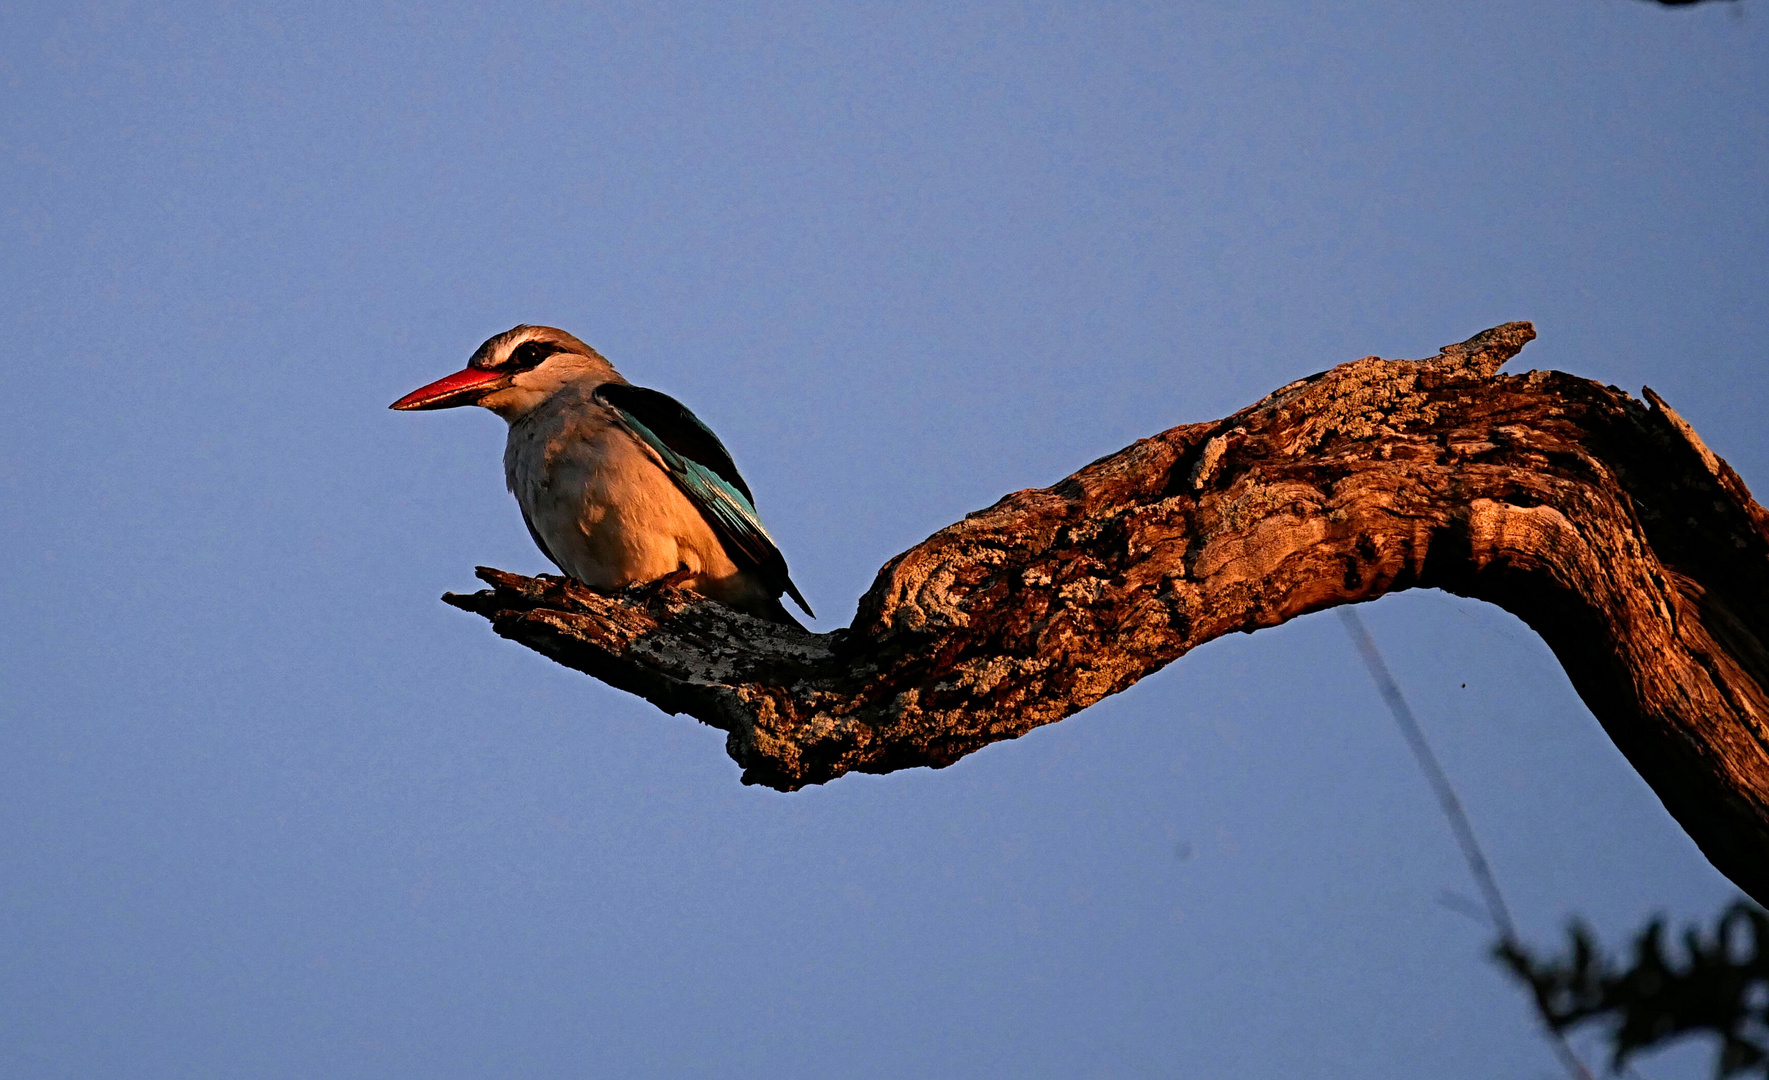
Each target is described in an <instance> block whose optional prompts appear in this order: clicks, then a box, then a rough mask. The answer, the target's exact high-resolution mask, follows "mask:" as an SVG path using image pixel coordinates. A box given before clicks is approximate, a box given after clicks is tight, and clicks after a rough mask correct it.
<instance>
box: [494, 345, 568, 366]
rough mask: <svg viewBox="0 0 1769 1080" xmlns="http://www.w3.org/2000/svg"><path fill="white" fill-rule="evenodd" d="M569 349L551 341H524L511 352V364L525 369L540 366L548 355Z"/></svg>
mask: <svg viewBox="0 0 1769 1080" xmlns="http://www.w3.org/2000/svg"><path fill="white" fill-rule="evenodd" d="M569 351H570V350H569V349H565V348H562V347H560V346H558V345H555V344H553V343H552V342H550V341H524V342H523V343H522V344H520V345H518V346H516V350H515V351H514V352H512V353H511V354H510V360H509V366H510V367H512V368H521V369H524V370H526V369H528V368H533V367H539V366H540V364H541V363H542V362H543V361H545V360H546V358H547V357H549V356H552V355H553V354H554V353H562V352H569Z"/></svg>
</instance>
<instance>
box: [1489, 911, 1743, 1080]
mask: <svg viewBox="0 0 1769 1080" xmlns="http://www.w3.org/2000/svg"><path fill="white" fill-rule="evenodd" d="M1568 936H1569V938H1570V939H1571V948H1570V950H1569V951H1568V953H1567V954H1566V955H1563V956H1558V957H1555V958H1554V959H1552V960H1547V961H1544V960H1541V959H1539V958H1538V957H1536V956H1535V955H1533V954H1532V953H1530V951H1529V950H1528V949H1527V948H1525V947H1524V946H1523V945H1522V943H1520V942H1518V941H1517V940H1515V939H1510V940H1504V941H1501V942H1500V943H1499V944H1498V945H1496V946H1494V949H1493V952H1494V955H1496V956H1497V957H1498V959H1499V960H1500V962H1501V963H1503V964H1504V965H1505V966H1506V967H1508V968H1509V969H1510V971H1511V972H1512V974H1513V975H1515V976H1516V977H1517V978H1518V979H1519V980H1521V981H1523V982H1525V983H1527V984H1528V985H1529V988H1530V990H1531V992H1532V993H1533V994H1534V996H1535V1004H1536V1010H1537V1011H1538V1012H1539V1013H1540V1014H1541V1018H1542V1021H1543V1023H1545V1024H1546V1025H1547V1026H1548V1028H1549V1029H1550V1030H1552V1031H1555V1032H1565V1031H1567V1030H1568V1029H1570V1028H1573V1027H1577V1026H1580V1025H1584V1024H1592V1023H1601V1024H1606V1025H1608V1027H1609V1032H1608V1036H1609V1041H1610V1044H1611V1050H1612V1055H1611V1058H1610V1068H1611V1069H1612V1070H1614V1071H1615V1072H1620V1071H1621V1070H1622V1069H1623V1068H1624V1067H1625V1066H1626V1065H1627V1062H1628V1059H1629V1058H1631V1057H1632V1056H1633V1055H1635V1054H1636V1053H1639V1052H1640V1051H1643V1050H1648V1049H1651V1048H1653V1047H1657V1046H1660V1045H1661V1044H1664V1043H1668V1042H1671V1041H1672V1040H1676V1039H1681V1038H1685V1037H1687V1036H1694V1035H1701V1034H1711V1035H1716V1036H1718V1037H1719V1039H1720V1046H1719V1054H1718V1056H1717V1058H1716V1059H1715V1063H1714V1075H1715V1076H1716V1077H1718V1078H1720V1080H1725V1078H1726V1077H1730V1076H1733V1075H1736V1074H1739V1073H1753V1074H1755V1075H1759V1076H1763V1077H1765V1078H1769V913H1765V912H1764V911H1763V910H1762V909H1761V908H1759V907H1757V906H1755V905H1754V904H1749V903H1746V902H1745V901H1742V900H1740V901H1738V902H1736V903H1734V904H1732V905H1731V906H1730V907H1728V908H1726V910H1725V911H1723V912H1721V914H1720V917H1719V919H1718V921H1717V922H1716V924H1715V926H1714V931H1713V934H1712V936H1711V937H1704V936H1703V934H1702V932H1701V929H1700V928H1699V927H1695V926H1691V927H1689V928H1688V929H1687V930H1685V931H1684V933H1683V952H1684V954H1685V956H1684V957H1683V959H1682V961H1681V962H1679V961H1678V959H1677V958H1676V957H1673V956H1667V952H1666V946H1665V944H1664V936H1665V920H1664V919H1663V918H1662V917H1661V918H1655V919H1653V920H1652V921H1651V922H1650V923H1648V924H1647V925H1646V928H1645V929H1644V930H1642V931H1641V932H1640V933H1639V935H1638V936H1637V937H1636V938H1635V939H1634V962H1633V964H1632V966H1630V967H1628V968H1626V969H1625V970H1624V969H1622V968H1621V966H1620V965H1619V964H1617V963H1616V962H1615V961H1613V960H1612V959H1611V958H1609V957H1608V956H1606V955H1605V954H1604V953H1603V951H1602V948H1601V947H1600V946H1599V945H1598V944H1597V942H1596V941H1595V939H1594V938H1593V936H1592V934H1591V931H1590V928H1589V927H1587V926H1586V925H1584V923H1582V922H1580V921H1578V920H1576V919H1575V920H1574V921H1573V923H1572V926H1571V927H1570V928H1569V930H1568ZM1673 951H1674V950H1673Z"/></svg>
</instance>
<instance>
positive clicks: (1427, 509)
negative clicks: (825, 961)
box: [445, 323, 1769, 903]
mask: <svg viewBox="0 0 1769 1080" xmlns="http://www.w3.org/2000/svg"><path fill="white" fill-rule="evenodd" d="M1534 336H1535V331H1534V330H1533V329H1532V328H1531V327H1530V325H1529V324H1528V323H1508V324H1506V325H1504V326H1500V327H1496V328H1494V329H1492V330H1488V331H1486V332H1485V333H1482V334H1479V335H1477V336H1476V337H1474V338H1472V339H1470V340H1469V341H1467V342H1464V343H1463V344H1461V345H1454V346H1448V347H1446V348H1445V349H1444V350H1443V352H1442V353H1440V354H1439V355H1437V356H1434V357H1431V358H1430V359H1426V360H1382V359H1378V358H1376V357H1366V358H1364V359H1362V360H1354V361H1351V362H1349V363H1345V364H1341V365H1339V366H1338V367H1336V368H1333V369H1332V370H1330V371H1327V372H1324V373H1322V374H1319V375H1315V376H1312V377H1310V378H1307V379H1303V380H1301V381H1299V382H1295V383H1292V384H1290V385H1289V386H1286V387H1283V388H1282V389H1280V390H1278V391H1276V392H1274V393H1272V394H1271V395H1269V396H1268V397H1266V398H1265V399H1264V400H1263V401H1260V402H1258V403H1257V404H1255V405H1252V406H1250V407H1248V408H1246V409H1243V410H1241V411H1240V412H1238V413H1236V414H1235V415H1233V416H1230V417H1228V418H1227V419H1225V420H1219V421H1216V422H1214V423H1204V424H1186V425H1182V426H1180V427H1176V428H1172V429H1170V430H1168V431H1165V432H1162V433H1161V434H1159V435H1156V436H1153V437H1151V438H1147V439H1143V440H1140V441H1139V442H1137V443H1136V444H1134V445H1132V446H1130V447H1127V448H1126V449H1124V450H1122V451H1120V452H1118V453H1116V454H1113V455H1111V456H1109V457H1106V458H1102V459H1101V460H1099V461H1096V462H1094V463H1093V464H1091V465H1088V466H1087V467H1086V468H1084V469H1082V470H1081V471H1079V472H1077V473H1075V474H1074V475H1073V476H1070V477H1069V478H1068V479H1066V480H1063V481H1062V482H1061V483H1059V484H1056V485H1055V486H1053V487H1049V488H1041V489H1034V490H1027V491H1019V492H1015V493H1013V494H1011V495H1008V496H1007V497H1005V498H1003V499H1002V500H1001V501H1000V502H998V503H996V504H995V505H994V506H992V507H990V508H988V509H987V510H982V511H978V512H977V513H974V514H971V515H969V516H967V517H966V518H965V519H964V520H963V521H961V522H959V523H957V524H955V525H952V526H949V527H948V528H945V529H942V530H941V531H940V532H938V533H935V534H934V535H933V536H931V537H929V538H928V539H927V540H926V541H924V542H923V543H921V544H919V545H917V546H916V547H915V548H913V549H911V550H909V551H907V552H904V553H903V554H902V555H899V556H897V557H896V558H894V559H892V560H891V561H890V562H889V563H887V564H886V565H885V567H884V568H883V569H882V570H880V571H879V574H878V577H877V579H876V580H875V581H874V583H873V585H872V588H871V589H870V590H868V591H867V593H866V595H865V596H863V597H861V598H860V602H859V606H858V611H857V613H856V615H855V618H854V621H853V623H852V625H850V626H849V627H847V628H846V629H843V630H837V631H835V632H834V633H830V634H811V633H808V632H804V631H801V630H797V629H796V628H793V627H785V626H781V625H778V624H774V623H767V622H763V621H760V620H757V619H752V618H750V617H748V616H746V615H742V614H740V613H738V612H736V611H732V610H731V609H729V608H725V607H723V606H721V605H719V604H716V603H713V602H710V601H707V600H703V599H701V598H699V597H697V596H694V595H692V594H689V593H684V592H681V591H679V590H675V589H671V588H667V587H664V588H643V587H642V588H637V589H629V590H627V591H625V592H623V593H620V594H616V595H609V594H604V593H598V592H595V591H593V590H591V589H588V588H585V587H584V586H582V585H578V584H576V583H573V582H569V581H564V580H561V579H558V578H553V577H539V578H527V577H521V576H519V575H515V574H507V573H504V572H502V571H498V570H490V569H485V568H481V570H480V571H479V576H480V578H481V579H482V580H484V581H485V582H486V583H487V584H489V585H491V586H492V588H491V589H488V590H484V591H481V592H478V593H474V594H472V595H469V596H460V595H455V594H450V595H448V596H447V597H445V599H446V600H447V601H448V602H449V603H451V604H453V605H455V606H457V607H460V608H464V609H466V610H468V611H473V612H477V613H479V614H481V615H484V616H485V617H487V618H488V619H490V620H491V622H492V625H493V626H494V627H495V628H496V630H497V632H498V633H499V634H502V635H503V636H504V637H507V638H510V639H511V640H513V641H518V642H520V643H522V644H524V645H527V646H528V647H530V648H532V649H534V650H536V651H538V652H540V653H542V654H544V655H546V656H549V657H551V658H552V659H554V660H557V661H558V662H560V663H562V664H565V665H567V666H569V667H572V668H576V669H577V670H579V671H583V672H586V673H588V674H590V675H593V676H595V677H597V678H599V679H602V680H604V681H606V682H608V683H610V684H612V685H614V686H616V687H619V688H621V689H623V690H627V691H630V692H632V693H635V694H638V695H640V696H642V697H644V698H645V699H646V700H648V701H650V702H652V703H653V704H655V705H657V706H658V707H659V708H662V709H664V710H666V711H668V712H672V713H673V712H685V713H688V714H690V715H692V716H695V717H698V718H699V719H701V720H703V721H705V722H706V723H708V724H711V725H712V726H714V727H717V728H720V729H721V730H724V731H726V732H728V733H729V737H728V739H727V743H726V745H727V749H728V751H729V752H730V754H731V756H732V757H733V758H734V759H735V760H736V761H737V762H738V763H739V764H740V765H742V766H743V769H744V774H743V779H744V781H745V782H746V783H756V784H766V785H768V786H771V787H775V788H778V789H781V790H793V789H796V788H799V787H803V786H804V785H807V784H818V783H823V782H825V781H828V780H832V779H834V778H836V777H838V776H841V775H842V774H843V773H847V772H851V771H861V772H874V773H885V772H892V771H894V770H897V769H905V768H910V767H913V766H918V765H926V766H933V767H935V768H938V767H941V766H944V765H949V764H951V763H952V762H954V761H957V760H958V759H959V758H961V757H963V756H964V755H965V754H968V753H970V752H971V751H973V750H976V749H978V748H980V747H982V746H985V745H987V744H989V743H992V742H995V741H998V740H1001V739H1010V738H1014V737H1016V736H1019V735H1022V734H1024V733H1025V732H1027V731H1029V730H1031V729H1032V728H1034V727H1037V726H1039V725H1040V724H1048V723H1052V722H1053V721H1057V720H1061V719H1062V718H1063V717H1065V716H1068V715H1069V714H1071V713H1073V712H1075V711H1077V710H1079V709H1083V708H1086V707H1087V706H1088V705H1091V704H1093V703H1094V702H1096V701H1098V700H1099V699H1100V698H1103V697H1105V696H1107V695H1109V694H1114V693H1117V692H1118V691H1120V690H1123V689H1124V688H1126V687H1128V686H1130V685H1131V684H1132V683H1134V682H1136V681H1137V680H1138V679H1140V678H1142V677H1144V676H1145V675H1148V674H1150V673H1151V672H1154V671H1157V670H1159V669H1160V668H1161V667H1163V666H1164V665H1166V664H1168V663H1169V662H1171V661H1173V660H1175V659H1177V658H1178V657H1180V656H1182V655H1184V654H1185V653H1186V652H1187V651H1188V650H1190V649H1192V648H1195V647H1197V646H1198V645H1201V644H1203V643H1204V642H1206V641H1209V640H1211V639H1212V638H1216V637H1220V636H1222V635H1223V634H1227V633H1231V632H1235V631H1240V632H1251V631H1254V630H1257V629H1259V628H1261V627H1266V626H1276V625H1278V624H1279V623H1282V622H1284V621H1286V620H1288V619H1293V618H1295V617H1296V616H1298V615H1302V614H1306V613H1308V612H1311V611H1319V610H1322V609H1324V608H1330V607H1334V606H1336V605H1339V604H1349V603H1358V602H1361V601H1366V600H1373V599H1375V598H1377V597H1379V596H1382V595H1384V594H1386V593H1391V592H1397V591H1400V590H1402V589H1411V588H1437V589H1443V590H1446V591H1448V592H1452V593H1456V594H1458V595H1461V596H1469V597H1476V598H1479V599H1482V600H1487V601H1490V602H1492V603H1494V604H1497V605H1498V606H1500V607H1502V608H1504V609H1505V610H1507V611H1510V612H1512V613H1513V614H1515V615H1517V616H1518V617H1520V618H1521V619H1523V620H1524V621H1525V622H1527V623H1528V624H1529V625H1530V626H1531V627H1533V628H1534V629H1535V630H1536V631H1537V632H1538V633H1540V634H1541V635H1542V637H1543V638H1544V639H1545V640H1546V641H1547V643H1548V645H1549V647H1550V648H1552V649H1553V650H1554V653H1555V654H1556V656H1558V657H1559V659H1560V662H1561V664H1562V665H1563V666H1564V667H1565V669H1566V671H1567V674H1568V675H1569V676H1570V677H1571V680H1572V683H1573V686H1574V687H1575V688H1576V689H1577V691H1578V693H1579V695H1580V696H1581V697H1582V698H1583V699H1584V700H1585V702H1586V704H1587V705H1589V706H1590V708H1591V710H1592V712H1593V713H1594V714H1595V715H1596V716H1597V718H1598V720H1599V721H1600V722H1601V723H1602V724H1603V726H1604V728H1605V729H1606V730H1607V731H1608V732H1609V734H1610V737H1611V738H1613V739H1614V740H1615V743H1616V745H1617V746H1618V747H1619V748H1620V749H1621V751H1622V752H1623V753H1624V754H1625V755H1627V758H1628V760H1629V761H1630V762H1631V763H1632V764H1633V765H1634V767H1635V768H1636V769H1637V770H1639V772H1640V774H1641V775H1642V776H1643V777H1644V778H1645V779H1646V781H1647V782H1648V783H1649V784H1651V785H1652V787H1653V789H1654V790H1655V791H1656V792H1657V793H1658V795H1659V797H1660V798H1661V799H1662V800H1663V801H1664V804H1665V806H1666V807H1667V808H1668V809H1669V810H1670V812H1671V813H1672V814H1673V815H1674V816H1675V817H1676V818H1677V820H1678V821H1679V822H1680V823H1681V824H1682V825H1683V827H1684V828H1685V829H1686V830H1687V831H1688V832H1689V834H1690V835H1691V836H1692V837H1694V839H1695V840H1696V842H1697V843H1698V844H1699V845H1700V846H1701V848H1702V850H1703V851H1704V852H1705V853H1706V854H1707V856H1708V858H1709V859H1710V860H1711V861H1712V862H1713V863H1714V865H1715V866H1717V867H1719V869H1720V870H1721V871H1722V872H1724V873H1726V874H1727V875H1729V876H1730V877H1731V878H1732V880H1733V881H1735V882H1737V883H1738V884H1739V885H1740V886H1741V887H1743V888H1744V889H1745V890H1746V891H1747V892H1749V893H1750V894H1751V895H1752V896H1753V897H1755V898H1756V899H1757V900H1758V901H1759V902H1766V903H1769V697H1766V696H1765V687H1766V686H1769V651H1766V650H1765V648H1764V645H1763V643H1764V642H1765V641H1769V625H1766V623H1769V514H1766V513H1765V512H1764V510H1763V508H1762V507H1760V506H1758V505H1757V504H1756V503H1755V502H1754V501H1752V499H1751V497H1750V494H1749V493H1748V492H1747V491H1746V489H1745V486H1744V484H1743V482H1742V481H1740V479H1739V478H1738V476H1737V474H1736V473H1734V472H1733V471H1732V469H1731V468H1730V467H1729V466H1727V465H1726V463H1725V462H1723V461H1721V460H1719V459H1718V458H1717V457H1715V456H1714V454H1713V453H1712V452H1710V451H1709V450H1708V448H1707V447H1706V446H1705V445H1703V443H1702V441H1701V439H1700V438H1699V437H1698V436H1697V435H1696V434H1695V432H1694V431H1693V430H1691V429H1690V427H1689V426H1688V425H1687V424H1686V423H1684V421H1683V420H1682V419H1681V418H1680V417H1678V416H1677V414H1676V413H1674V412H1672V411H1671V409H1670V408H1669V407H1668V406H1666V405H1665V404H1664V402H1662V401H1660V400H1659V399H1658V397H1657V396H1656V395H1654V394H1653V393H1652V392H1651V391H1650V390H1648V391H1646V396H1647V399H1648V401H1649V402H1650V404H1643V403H1641V402H1639V401H1636V400H1634V399H1633V398H1631V397H1629V396H1628V395H1627V394H1625V393H1623V392H1622V391H1620V390H1618V389H1616V388H1614V387H1608V386H1603V385H1600V384H1598V383H1595V382H1591V381H1590V380H1587V379H1581V378H1577V377H1575V376H1572V375H1567V374H1563V373H1560V372H1552V371H1535V372H1529V373H1527V374H1524V375H1514V376H1501V375H1499V374H1498V370H1499V367H1500V366H1501V365H1502V364H1504V363H1505V361H1506V360H1508V359H1510V358H1511V357H1512V356H1513V355H1515V354H1516V353H1517V351H1518V350H1519V349H1521V348H1522V347H1523V346H1524V344H1525V343H1526V342H1528V341H1529V340H1531V339H1532V338H1533V337H1534Z"/></svg>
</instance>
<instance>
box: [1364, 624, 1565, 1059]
mask: <svg viewBox="0 0 1769 1080" xmlns="http://www.w3.org/2000/svg"><path fill="white" fill-rule="evenodd" d="M1337 610H1338V612H1339V620H1340V621H1341V622H1343V623H1344V624H1345V632H1346V633H1347V634H1350V635H1351V642H1352V644H1353V645H1355V646H1357V651H1358V655H1359V656H1361V657H1363V660H1364V666H1365V667H1366V668H1368V669H1369V670H1370V679H1371V680H1372V681H1374V682H1375V684H1376V691H1377V692H1378V693H1379V694H1381V695H1382V700H1383V702H1384V703H1385V704H1387V706H1388V711H1389V712H1391V713H1393V714H1394V722H1395V724H1397V725H1398V726H1399V727H1400V733H1401V735H1402V736H1403V737H1404V738H1405V739H1406V740H1407V746H1408V748H1409V749H1411V750H1412V751H1413V759H1414V760H1415V761H1417V762H1418V763H1419V771H1420V772H1423V773H1424V774H1425V781H1426V783H1428V784H1430V785H1431V792H1432V794H1433V795H1436V796H1437V804H1438V806H1440V807H1441V808H1442V809H1443V815H1444V817H1446V818H1448V819H1449V822H1450V832H1452V833H1454V834H1455V837H1456V846H1457V847H1460V848H1461V849H1462V858H1463V860H1464V861H1466V862H1467V863H1468V872H1469V874H1470V875H1472V876H1473V878H1474V883H1475V885H1476V886H1478V887H1479V888H1480V894H1481V896H1482V897H1483V898H1484V899H1485V900H1486V909H1487V915H1488V917H1490V918H1491V919H1492V921H1493V928H1494V929H1495V930H1497V931H1498V932H1499V940H1500V941H1501V942H1503V943H1504V944H1506V945H1511V946H1519V945H1521V944H1522V939H1521V938H1519V937H1518V934H1517V923H1516V921H1515V920H1514V919H1512V918H1511V907H1510V905H1509V904H1506V903H1505V894H1504V893H1502V892H1500V891H1499V879H1498V878H1496V877H1494V876H1493V868H1492V864H1490V863H1488V862H1487V859H1486V852H1485V851H1484V850H1483V849H1482V848H1481V846H1480V839H1479V838H1478V837H1477V836H1475V835H1474V823H1473V822H1472V821H1470V820H1469V818H1468V811H1467V810H1464V809H1463V808H1462V800H1461V799H1460V798H1458V797H1457V796H1456V789H1455V788H1454V787H1453V786H1452V785H1451V784H1450V777H1449V774H1448V773H1446V772H1444V769H1443V764H1442V763H1441V762H1440V761H1438V759H1437V754H1435V753H1434V752H1433V751H1432V749H1431V744H1430V743H1428V742H1426V741H1425V729H1424V728H1422V727H1420V726H1419V721H1418V718H1417V717H1415V716H1414V715H1413V709H1412V707H1411V706H1410V705H1408V704H1407V699H1406V697H1405V696H1404V695H1403V694H1402V693H1401V692H1400V684H1399V683H1397V682H1395V681H1394V675H1393V674H1392V673H1390V672H1389V670H1388V664H1387V663H1386V662H1384V661H1383V659H1382V653H1381V652H1379V651H1378V650H1377V648H1376V639H1375V638H1373V637H1371V636H1370V632H1369V630H1367V629H1365V628H1364V621H1363V620H1362V619H1360V618H1358V615H1357V612H1356V611H1354V610H1352V609H1351V608H1349V607H1342V608H1339V609H1337ZM1542 1027H1543V1029H1544V1030H1545V1032H1546V1033H1547V1035H1548V1041H1549V1043H1550V1044H1551V1045H1552V1046H1553V1047H1554V1052H1555V1054H1556V1055H1558V1056H1559V1058H1560V1061H1561V1064H1563V1065H1564V1066H1566V1071H1567V1072H1569V1073H1571V1074H1572V1075H1573V1077H1574V1078H1575V1080H1596V1078H1595V1077H1594V1076H1593V1075H1592V1073H1591V1070H1590V1069H1588V1068H1586V1067H1585V1063H1584V1062H1583V1061H1582V1060H1580V1059H1579V1056H1578V1054H1576V1053H1574V1052H1573V1048H1572V1044H1571V1043H1569V1042H1567V1040H1566V1035H1565V1033H1564V1032H1561V1031H1557V1030H1555V1029H1554V1028H1553V1027H1551V1026H1549V1025H1548V1023H1547V1019H1546V1017H1544V1018H1543V1024H1542Z"/></svg>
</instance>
